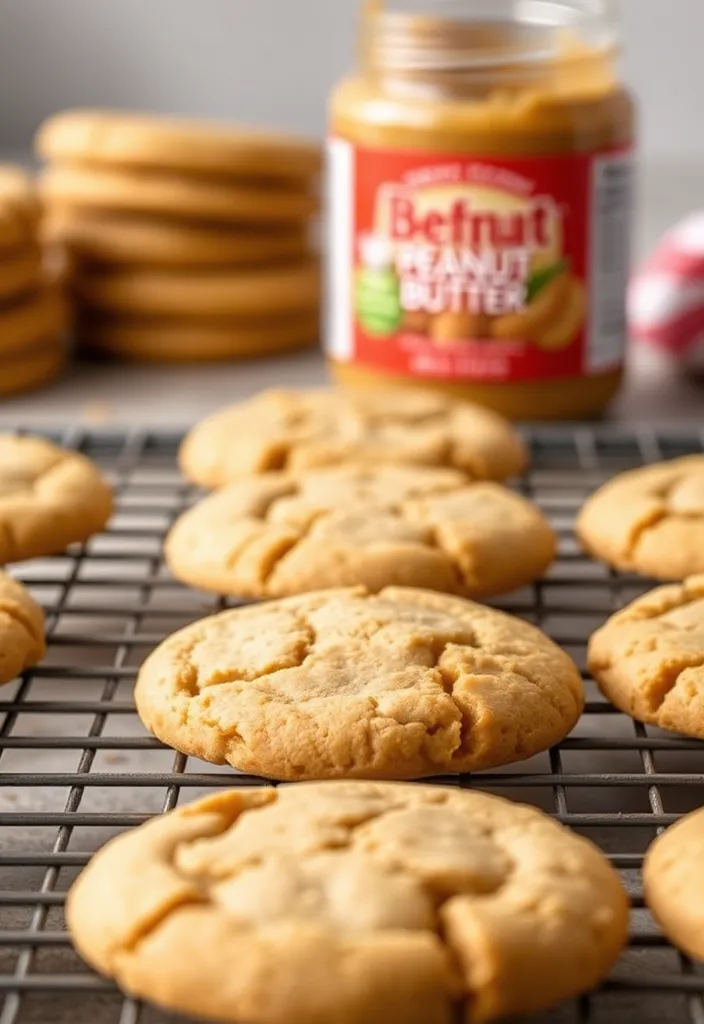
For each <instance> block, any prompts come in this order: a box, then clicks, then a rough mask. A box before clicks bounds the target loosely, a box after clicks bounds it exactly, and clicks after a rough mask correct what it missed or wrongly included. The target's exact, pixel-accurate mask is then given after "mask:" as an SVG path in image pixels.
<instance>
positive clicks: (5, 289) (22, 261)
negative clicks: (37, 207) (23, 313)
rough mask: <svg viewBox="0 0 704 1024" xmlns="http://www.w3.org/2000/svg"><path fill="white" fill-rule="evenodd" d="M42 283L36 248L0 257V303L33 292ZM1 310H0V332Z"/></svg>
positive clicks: (40, 260) (0, 327) (38, 254)
mask: <svg viewBox="0 0 704 1024" xmlns="http://www.w3.org/2000/svg"><path fill="white" fill-rule="evenodd" d="M42 283H43V271H42V259H41V255H40V252H39V249H37V248H34V249H33V248H29V247H27V248H26V249H24V250H21V251H19V252H17V253H14V252H13V253H5V254H2V255H0V302H6V301H8V300H9V299H13V298H17V297H19V296H21V295H23V294H25V293H26V292H30V291H35V290H36V289H38V288H40V287H41V285H42ZM3 312H4V311H3V310H2V309H0V330H1V329H2V317H3Z"/></svg>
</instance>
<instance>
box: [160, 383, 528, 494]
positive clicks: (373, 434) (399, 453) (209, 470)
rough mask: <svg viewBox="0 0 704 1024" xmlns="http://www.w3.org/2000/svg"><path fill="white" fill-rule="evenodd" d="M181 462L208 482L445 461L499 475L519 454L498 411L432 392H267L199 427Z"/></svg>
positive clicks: (521, 449) (481, 475)
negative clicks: (355, 466) (350, 465)
mask: <svg viewBox="0 0 704 1024" xmlns="http://www.w3.org/2000/svg"><path fill="white" fill-rule="evenodd" d="M234 438H236V439H237V443H236V444H233V439H234ZM180 461H181V468H182V470H183V472H184V474H185V475H186V476H187V477H188V478H189V480H192V481H193V482H194V483H197V484H200V485H201V486H203V487H211V488H215V487H222V486H223V485H224V484H227V483H230V482H231V481H233V480H238V479H240V478H241V477H244V476H250V475H252V474H253V473H268V472H271V471H272V470H283V469H286V470H290V471H294V472H296V471H299V470H303V469H311V468H316V467H320V466H330V465H335V464H340V463H345V462H347V463H349V462H364V463H379V462H395V463H399V462H401V463H411V464H415V465H428V466H453V467H455V468H457V469H461V470H463V472H465V473H467V474H468V475H469V476H470V477H473V478H474V479H477V480H505V479H506V478H507V477H509V476H513V475H514V474H516V473H520V472H521V470H522V469H523V468H524V467H525V464H526V450H525V446H524V445H523V442H522V441H521V439H520V437H519V436H518V434H517V433H516V432H515V431H514V430H513V428H512V427H511V426H510V424H509V423H508V422H507V421H506V420H504V419H502V417H501V416H497V415H496V414H495V413H492V412H489V411H488V410H486V409H482V408H480V407H479V406H476V405H470V404H469V403H465V402H456V401H452V400H451V399H448V398H444V397H443V396H442V395H438V394H433V393H431V392H425V391H403V390H400V389H399V390H394V391H383V390H380V391H371V392H364V391H334V390H330V391H328V390H320V391H293V390H290V391H289V390H274V391H265V392H263V393H261V394H259V395H255V396H254V397H253V398H251V399H249V401H246V402H241V403H240V404H239V405H233V406H230V407H228V408H226V409H222V410H220V411H219V412H216V413H214V414H213V415H212V416H209V417H208V418H207V419H205V420H203V421H202V422H201V423H199V424H198V425H197V426H196V427H194V429H193V430H192V431H191V432H190V434H189V435H188V437H187V438H186V440H185V441H184V443H183V446H182V448H181V453H180Z"/></svg>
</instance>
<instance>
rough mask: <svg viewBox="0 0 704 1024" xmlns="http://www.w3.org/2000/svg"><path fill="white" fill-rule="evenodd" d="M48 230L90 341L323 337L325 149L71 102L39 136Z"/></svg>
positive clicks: (132, 347) (216, 351) (166, 343)
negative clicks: (318, 242) (319, 236)
mask: <svg viewBox="0 0 704 1024" xmlns="http://www.w3.org/2000/svg"><path fill="white" fill-rule="evenodd" d="M37 149H38V152H39V155H40V156H42V157H43V158H45V159H46V160H47V161H49V166H48V168H47V169H46V170H45V172H44V175H43V178H42V194H43V199H44V202H45V206H46V209H47V221H46V226H45V233H46V237H47V238H48V240H49V241H50V243H51V244H52V245H55V246H58V247H61V248H62V249H63V250H64V252H65V253H66V254H67V256H68V263H69V266H70V267H71V272H72V287H73V294H74V296H75V302H76V307H77V313H78V326H77V333H78V340H79V342H80V344H81V345H82V346H83V347H85V348H90V349H93V350H97V351H99V352H104V353H109V354H111V355H116V356H123V357H128V358H134V359H140V360H149V361H164V362H171V361H191V360H196V361H197V360H215V359H231V358H237V357H244V356H256V355H264V354H270V353H275V352H281V351H285V350H289V349H295V348H299V347H302V346H305V345H308V344H311V343H313V342H314V341H315V340H316V337H317V330H318V307H319V299H320V272H319V263H318V258H317V256H316V253H315V251H314V250H315V247H314V244H313V243H312V240H311V239H312V234H313V227H314V225H313V222H314V219H315V217H316V214H317V212H318V207H319V198H318V176H319V172H320V165H321V155H320V151H319V149H318V148H317V147H316V146H314V145H310V144H307V143H303V142H299V141H296V140H293V139H289V138H286V137H281V136H278V135H269V134H264V133H259V132H255V131H251V130H240V129H225V128H216V127H211V126H205V125H201V124H194V123H191V122H187V121H177V120H160V119H157V118H151V117H146V116H139V115H119V114H107V113H104V114H101V113H97V112H68V113H64V114H61V115H58V116H56V117H54V118H52V119H51V120H50V121H48V122H47V123H46V124H45V125H44V126H43V128H42V129H41V130H40V132H39V135H38V139H37Z"/></svg>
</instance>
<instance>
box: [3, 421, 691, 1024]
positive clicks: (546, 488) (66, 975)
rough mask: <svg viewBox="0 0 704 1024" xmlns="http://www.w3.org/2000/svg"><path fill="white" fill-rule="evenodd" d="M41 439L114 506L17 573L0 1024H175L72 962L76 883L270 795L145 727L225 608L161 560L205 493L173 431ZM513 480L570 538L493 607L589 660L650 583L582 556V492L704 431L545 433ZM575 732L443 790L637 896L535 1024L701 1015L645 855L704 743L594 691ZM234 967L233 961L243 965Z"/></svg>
mask: <svg viewBox="0 0 704 1024" xmlns="http://www.w3.org/2000/svg"><path fill="white" fill-rule="evenodd" d="M40 433H43V434H44V436H47V437H50V438H51V439H52V440H54V441H57V442H60V443H62V444H64V445H65V446H67V447H71V448H76V449H78V450H80V451H83V452H85V453H86V454H87V455H89V456H91V457H92V458H93V459H95V460H96V462H97V463H98V464H99V465H100V466H101V467H102V468H103V469H104V471H105V472H106V473H107V474H108V475H109V476H110V478H111V479H112V481H113V483H114V485H115V488H116V493H117V501H118V508H117V513H116V515H115V517H114V519H113V521H112V524H111V526H110V528H109V530H107V531H106V532H105V533H104V534H102V535H101V536H99V537H96V538H94V539H93V540H92V541H91V542H90V543H89V544H88V545H86V546H85V547H80V548H76V549H75V550H72V551H71V552H69V553H68V554H66V555H65V556H61V557H56V558H52V559H46V560H41V561H35V562H30V563H27V564H24V565H21V566H19V567H17V575H18V576H19V577H20V578H21V579H22V580H24V581H25V582H26V583H27V584H28V585H29V586H30V588H31V590H32V592H33V593H34V594H35V596H36V597H37V598H38V599H39V600H40V601H41V602H42V604H43V605H44V608H45V610H46V613H47V626H48V637H49V653H48V657H47V659H46V660H45V662H44V663H43V664H42V665H41V666H39V667H38V668H35V669H33V670H32V671H30V672H28V673H27V674H26V675H25V676H24V677H23V678H22V679H21V680H18V681H17V682H16V683H13V684H11V685H10V686H7V687H4V688H3V689H2V690H0V723H1V724H0V999H2V1000H4V1004H3V1009H2V1011H1V1012H0V1024H40V1022H41V1024H55V1022H56V1024H59V1022H61V1024H63V1022H65V1024H137V1022H139V1024H165V1022H167V1021H173V1020H174V1019H175V1018H173V1017H171V1016H169V1015H167V1014H163V1013H161V1012H158V1011H156V1010H155V1009H153V1008H151V1007H147V1006H142V1005H141V1004H139V1003H136V1002H134V1001H132V1000H130V999H125V998H124V997H122V996H121V995H120V994H119V993H118V992H117V990H116V989H115V988H114V986H113V985H111V984H110V983H109V982H107V981H105V980H103V979H101V978H99V977H97V976H96V975H94V974H92V973H91V972H90V971H89V970H88V969H87V968H86V967H85V966H84V965H83V964H82V962H81V961H80V960H79V958H78V957H77V956H76V954H75V953H74V952H73V951H72V949H71V946H70V943H69V940H68V937H67V935H66V933H65V930H64V921H63V903H64V896H65V893H66V890H67V888H68V886H69V885H70V883H71V882H72V881H73V879H74V878H75V877H76V875H77V873H78V872H79V871H80V869H81V868H82V867H83V865H85V864H86V862H87V861H88V859H89V856H90V854H91V853H92V852H93V851H94V850H96V849H97V848H98V847H99V846H100V845H101V844H102V843H104V842H105V841H106V840H107V839H108V838H110V837H111V836H113V835H115V834H117V833H118V832H121V831H123V830H125V829H127V828H129V827H132V826H134V825H138V824H140V823H141V822H143V821H146V820H147V819H148V818H149V817H151V816H152V815H154V814H158V813H159V812H161V811H167V810H170V809H171V808H173V807H175V806H176V805H177V804H179V803H181V802H188V801H190V800H193V799H195V798H197V797H198V796H200V795H202V794H203V793H205V792H207V791H208V790H211V789H212V787H216V786H230V785H232V784H243V783H245V784H247V785H259V784H262V780H261V779H257V778H254V777H252V776H238V775H237V774H236V773H234V772H232V771H230V770H228V771H223V770H222V769H220V768H216V767H215V766H212V765H207V764H205V763H203V762H201V761H198V760H197V759H195V758H187V757H184V756H183V755H180V754H174V752H173V751H172V750H169V749H167V748H165V747H163V746H162V745H161V744H160V743H158V742H157V741H156V740H154V739H153V738H151V737H150V736H148V735H147V733H146V732H145V730H144V729H143V728H142V726H141V724H140V723H139V721H138V719H137V716H136V714H135V711H134V704H133V700H132V687H133V684H134V680H135V673H136V670H137V668H138V666H139V664H140V662H141V661H142V660H143V658H144V656H145V655H146V654H147V653H148V652H149V651H150V650H151V649H152V648H153V647H154V646H155V645H156V644H157V643H159V642H160V641H161V640H162V639H163V638H164V636H166V635H167V634H169V633H171V632H173V631H174V630H175V629H178V628H179V627H180V626H182V625H185V624H186V623H188V622H191V621H192V620H194V619H196V618H199V617H201V616H203V615H207V614H209V613H211V612H213V611H216V610H217V609H218V608H220V607H221V606H222V604H221V602H219V601H218V600H217V599H214V598H212V597H209V596H206V595H202V594H200V593H199V592H196V591H193V590H189V589H187V588H185V587H182V586H180V585H179V584H178V583H176V582H175V581H174V580H172V579H171V577H170V576H169V573H168V571H167V570H166V569H165V567H164V564H163V561H162V557H161V551H162V543H163V539H164V535H165V533H166V531H167V530H168V528H169V526H170V524H171V523H172V522H173V520H174V519H175V518H176V516H177V515H178V514H179V513H180V512H181V511H182V510H183V509H184V508H186V507H187V506H188V505H189V504H190V503H191V502H192V500H193V499H194V498H195V496H196V494H195V491H194V490H193V489H192V488H190V487H189V486H188V485H186V484H184V482H183V481H182V480H181V478H180V477H179V474H178V471H177V467H176V451H177V447H178V442H179V440H180V438H179V436H178V435H177V434H165V433H152V432H144V431H137V432H133V433H129V434H122V433H117V432H83V431H71V432H68V433H64V434H61V433H51V432H49V433H47V432H45V431H44V432H41V431H40ZM527 436H528V440H529V442H530V445H531V448H532V452H533V460H532V468H531V470H530V472H529V473H528V474H526V476H525V478H524V479H523V480H521V481H519V482H518V486H519V487H520V489H521V490H523V491H524V493H526V494H528V495H530V496H532V497H533V498H534V499H535V500H536V501H537V502H538V503H539V504H540V505H541V506H542V508H543V509H544V510H545V512H546V513H547V515H548V516H549V518H550V520H551V521H552V523H553V525H554V526H555V527H556V529H557V531H558V532H559V535H560V558H559V561H558V562H557V564H556V565H555V566H554V567H553V569H552V571H551V572H550V574H549V576H548V578H547V579H546V580H545V581H543V582H541V583H539V584H536V585H535V586H533V587H530V588H526V589H524V590H522V591H520V592H519V593H517V594H514V595H511V596H510V597H509V598H507V599H503V600H501V601H500V602H497V604H498V605H499V607H502V608H504V609H506V610H507V611H510V612H513V613H514V614H517V615H521V616H523V617H524V618H526V619H528V620H530V621H531V622H534V623H536V624H538V625H539V626H541V627H542V628H543V629H545V630H546V632H548V633H549V634H550V635H551V636H552V637H553V638H554V639H555V640H556V641H557V642H558V643H560V644H561V645H562V646H564V647H565V648H566V649H567V650H568V651H569V652H570V653H571V654H572V655H573V656H574V657H575V659H576V660H577V662H578V664H579V665H580V666H581V668H582V669H583V668H584V658H585V642H586V639H587V637H588V635H589V634H590V632H591V631H592V630H593V629H594V628H596V627H597V626H598V625H600V624H601V623H602V622H603V620H604V619H605V617H606V616H607V615H609V614H610V613H611V612H612V611H614V610H615V609H616V608H617V607H618V606H619V605H621V604H623V603H624V602H626V601H629V600H631V599H632V598H633V597H635V596H637V595H638V594H639V593H641V592H642V591H643V590H645V589H647V587H648V584H647V582H645V583H644V582H643V581H639V580H636V579H634V578H631V577H626V576H620V575H616V574H614V573H611V572H609V571H608V570H607V569H605V568H604V567H603V566H600V565H598V564H596V563H594V562H592V561H589V560H588V559H585V558H584V557H583V556H582V555H581V553H580V551H579V549H578V547H577V545H576V543H575V541H574V539H573V536H572V527H573V522H574V517H575V514H576V512H577V510H578V509H579V507H580V505H581V504H582V502H583V501H584V499H585V497H586V496H587V494H589V493H590V492H591V491H593V490H594V489H595V488H596V487H597V486H598V485H599V484H601V483H602V482H603V481H604V480H605V479H607V478H608V477H609V476H611V475H613V474H614V473H616V472H619V471H621V470H623V469H627V468H630V467H633V466H638V465H642V464H643V463H647V462H651V461H655V460H658V459H662V458H671V457H675V456H678V455H684V454H689V453H692V452H701V451H703V450H704V432H703V433H702V434H695V433H684V432H679V433H671V432H670V433H658V432H656V431H654V430H651V429H639V430H637V431H630V430H629V431H620V432H615V431H614V430H613V429H612V428H597V429H595V430H593V429H591V428H586V427H585V428H583V427H575V428H558V429H547V428H545V429H543V428H540V429H535V430H531V431H528V432H527ZM587 686H588V698H589V699H588V704H587V709H586V712H585V715H584V717H583V718H582V720H581V722H580V723H579V725H578V727H577V729H576V730H575V732H574V733H573V734H572V735H571V736H570V737H569V739H566V740H565V741H564V742H563V743H561V744H560V745H559V746H558V747H556V748H554V749H553V750H551V751H550V752H549V753H545V754H543V755H540V756H538V757H535V758H532V759H531V760H530V761H529V762H526V763H525V764H522V765H518V766H512V767H510V768H508V769H506V770H504V771H492V772H485V773H480V774H477V775H474V776H472V777H471V778H470V777H469V776H462V777H459V778H455V779H445V780H440V781H443V782H454V783H455V784H459V785H461V786H472V787H476V788H481V789H484V790H487V791H490V792H493V793H498V794H501V795H503V796H507V797H509V798H513V799H518V800H522V801H525V802H528V803H532V804H534V805H536V806H538V807H540V808H542V809H543V810H545V811H547V812H548V813H550V814H553V815H555V816H556V817H557V818H559V820H560V821H562V822H564V823H565V824H567V825H570V826H572V827H573V828H574V829H576V830H577V831H578V832H580V833H582V834H583V835H586V836H588V837H590V838H591V839H593V840H594V841H595V842H597V843H598V844H599V845H600V846H601V848H602V849H603V850H604V851H605V853H606V854H607V855H608V856H609V857H610V859H611V861H612V862H613V864H614V865H615V866H616V867H617V868H618V869H619V870H620V871H621V873H622V876H623V879H624V882H625V884H626V886H627V887H628V889H629V891H630V893H631V895H632V897H633V908H634V909H633V913H632V919H631V943H630V947H629V949H628V951H627V953H626V954H625V956H624V957H623V959H622V961H621V963H620V964H619V965H618V967H617V968H616V970H615V972H614V974H613V975H612V977H611V978H610V979H609V980H608V982H607V983H606V985H605V986H604V988H603V989H602V990H601V991H600V992H598V993H595V994H594V995H592V996H590V997H589V998H585V999H583V1000H581V1001H579V1002H577V1003H575V1004H571V1005H569V1006H565V1007H561V1008H558V1010H556V1011H555V1012H554V1013H552V1014H548V1015H544V1016H542V1017H541V1018H540V1021H541V1022H547V1021H550V1022H564V1024H567V1022H575V1024H576V1022H586V1021H589V1022H593V1024H622V1022H626V1021H634V1022H637V1024H669V1022H678V1024H679V1022H689V1021H691V1022H693V1024H704V969H703V968H700V967H697V966H696V965H694V964H692V963H691V962H690V961H688V960H687V959H685V958H684V957H682V956H680V955H679V954H678V953H677V952H676V951H675V950H673V949H672V947H671V946H669V945H668V943H667V942H666V941H665V939H664V938H663V937H662V935H660V933H659V932H658V930H657V928H656V927H655V925H654V923H653V921H652V919H651V917H650V915H649V914H648V912H647V910H646V909H645V908H644V906H643V899H642V889H641V876H640V868H641V864H642V857H643V853H644V851H645V850H646V848H647V846H648V844H649V843H650V842H651V840H652V839H653V838H654V837H655V836H656V834H657V833H658V831H659V830H661V829H662V828H663V827H664V826H667V825H669V824H671V823H672V822H674V821H675V820H676V819H677V818H678V816H679V815H680V814H682V813H684V812H686V811H688V810H691V809H694V808H695V807H699V806H701V805H703V804H704V746H702V744H700V743H698V742H696V741H693V740H686V739H683V738H680V737H677V736H673V735H668V734H665V733H662V732H659V731H658V730H655V729H651V728H645V727H643V726H641V725H638V724H636V723H634V722H632V721H631V720H630V719H629V718H627V717H626V716H624V715H622V714H620V713H618V712H617V711H615V709H613V708H612V707H610V706H609V705H608V704H606V703H605V701H604V700H603V699H602V698H601V697H600V696H599V695H598V693H597V691H596V689H595V687H594V685H593V683H591V682H590V681H587ZM232 966H233V970H236V969H237V965H236V964H233V965H232Z"/></svg>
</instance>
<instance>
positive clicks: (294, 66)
mask: <svg viewBox="0 0 704 1024" xmlns="http://www.w3.org/2000/svg"><path fill="white" fill-rule="evenodd" d="M620 5H621V8H622V14H623V20H624V35H625V41H626V56H625V59H624V66H625V72H626V74H627V76H628V78H629V80H630V81H631V82H632V83H633V85H634V87H635V89H636V91H637V93H638V95H639V97H640V99H641V102H642V109H643V144H644V150H645V152H646V154H647V156H648V157H650V158H651V159H656V160H658V161H663V160H667V161H670V160H676V161H680V162H682V161H683V160H686V161H694V160H701V161H702V164H703V165H704V102H703V100H704V0H620ZM357 7H358V0H0V146H3V147H4V148H5V149H6V150H8V149H12V150H18V149H23V148H28V147H29V142H30V139H31V135H32V131H33V129H34V128H35V126H36V125H37V123H38V122H39V121H40V120H41V119H42V118H43V117H44V116H46V115H47V114H48V113H50V112H51V111H53V110H56V109H58V108H61V107H65V106H70V105H76V104H80V105H108V106H110V105H112V106H115V105H117V106H124V107H142V108H147V109H149V108H151V109H156V110H163V111H173V112H183V113H191V114H203V115H210V116H216V117H234V118H245V119H248V120H252V121H262V122H268V123H271V124H274V125H280V126H286V127H289V128H292V129H297V130H304V131H309V132H314V133H322V131H323V129H324V123H325V114H324V108H325V97H326V94H327V92H328V90H329V87H330V85H331V84H332V82H334V81H335V79H336V78H337V77H338V76H339V75H340V74H342V73H343V72H344V71H345V70H346V69H347V68H349V67H350V65H351V62H352V59H353V40H354V25H355V18H356V11H357Z"/></svg>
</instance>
